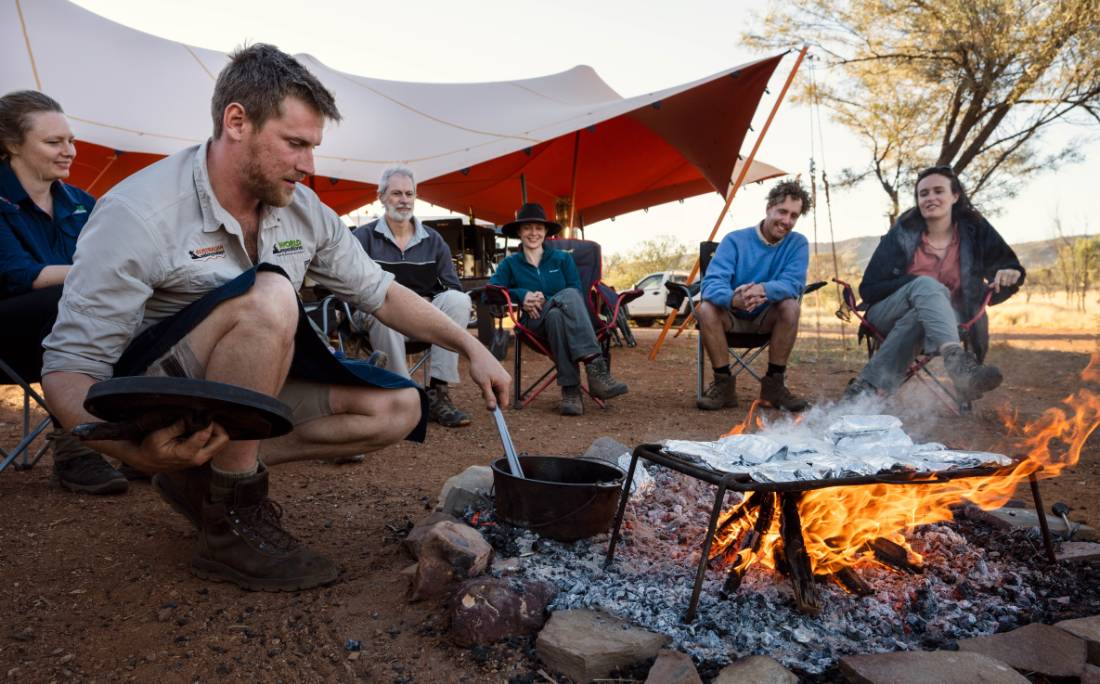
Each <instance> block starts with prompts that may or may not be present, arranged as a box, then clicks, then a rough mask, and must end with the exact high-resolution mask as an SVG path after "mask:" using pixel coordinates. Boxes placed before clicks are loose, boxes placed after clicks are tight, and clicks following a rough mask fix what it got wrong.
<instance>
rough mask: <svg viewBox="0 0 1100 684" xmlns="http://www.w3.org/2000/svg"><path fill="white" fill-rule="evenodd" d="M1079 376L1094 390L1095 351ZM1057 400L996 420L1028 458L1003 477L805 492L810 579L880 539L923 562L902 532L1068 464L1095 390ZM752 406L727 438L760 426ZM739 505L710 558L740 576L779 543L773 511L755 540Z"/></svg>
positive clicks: (1098, 407)
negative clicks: (1034, 413) (1022, 415)
mask: <svg viewBox="0 0 1100 684" xmlns="http://www.w3.org/2000/svg"><path fill="white" fill-rule="evenodd" d="M1081 378H1082V380H1083V381H1084V383H1086V384H1092V385H1094V386H1100V353H1094V354H1093V356H1092V358H1091V359H1090V361H1089V364H1088V366H1087V367H1086V368H1085V370H1084V371H1082V373H1081ZM1061 403H1062V405H1063V407H1064V408H1059V407H1052V408H1049V409H1047V410H1046V411H1045V412H1044V413H1043V414H1042V415H1041V416H1040V417H1039V418H1037V419H1035V420H1033V421H1031V422H1028V423H1024V424H1022V425H1021V424H1020V422H1019V421H1018V420H1017V418H1016V416H1012V415H1002V416H1001V419H1002V422H1003V423H1004V424H1005V427H1006V428H1007V429H1008V433H1009V435H1010V436H1011V438H1012V439H1013V441H1014V453H1026V454H1027V455H1026V457H1024V458H1022V459H1021V460H1019V461H1018V462H1017V463H1016V465H1015V466H1013V467H1012V470H1011V471H1010V472H1008V473H1007V474H1005V473H1003V472H1002V473H999V474H997V475H994V476H989V477H981V478H966V479H957V480H950V481H947V482H943V483H937V484H928V485H920V486H897V485H863V486H853V487H832V488H827V489H817V490H811V491H809V492H806V494H805V495H804V497H803V498H802V500H801V501H800V502H799V505H798V512H799V515H800V517H801V519H802V529H803V536H804V539H805V543H806V550H807V552H808V553H809V556H810V561H811V566H812V569H813V572H814V574H815V575H819V576H820V575H832V576H836V575H837V574H838V573H840V572H842V571H844V570H845V569H847V568H851V567H854V566H857V565H859V564H862V563H868V562H870V563H876V562H879V561H878V560H877V559H876V556H875V553H874V549H875V548H876V547H878V548H880V549H881V548H882V546H883V543H882V542H881V541H880V540H883V539H885V540H888V541H889V542H893V543H895V544H897V545H898V546H899V547H900V548H901V549H903V550H904V552H905V553H907V554H908V558H907V559H902V561H903V562H908V563H910V564H914V565H919V564H920V562H921V560H922V559H921V557H920V555H919V554H917V553H916V552H914V551H913V550H912V549H911V548H910V547H909V544H908V542H907V541H906V539H905V536H904V533H905V532H906V531H908V530H912V529H913V528H915V527H917V526H919V525H928V524H931V523H937V522H942V521H946V520H950V519H952V513H951V507H952V506H954V505H957V504H959V503H961V502H963V501H969V502H971V503H973V504H975V505H977V506H979V507H980V508H982V509H986V510H988V509H993V508H999V507H1001V506H1003V505H1004V504H1005V503H1007V502H1008V500H1009V499H1010V498H1012V496H1013V494H1014V493H1015V492H1016V489H1017V487H1019V486H1020V485H1021V484H1023V483H1024V482H1026V481H1027V479H1028V477H1029V476H1030V475H1032V474H1033V473H1034V474H1035V475H1036V477H1039V478H1050V477H1055V476H1057V475H1058V474H1059V473H1061V472H1062V471H1063V470H1064V469H1065V468H1068V467H1072V466H1073V465H1075V464H1076V463H1077V462H1078V460H1079V459H1080V457H1081V450H1082V449H1083V448H1084V446H1085V443H1086V442H1087V441H1088V438H1089V436H1090V435H1092V433H1093V432H1094V431H1095V430H1096V428H1097V427H1098V426H1100V393H1098V392H1097V391H1095V390H1094V389H1092V388H1090V387H1087V386H1084V387H1082V388H1081V389H1080V390H1078V391H1077V392H1076V393H1074V394H1073V395H1070V396H1068V397H1066V398H1065V399H1063V400H1062V402H1061ZM756 408H757V407H756V404H754V405H753V406H752V408H751V409H750V410H749V413H748V415H747V416H746V418H745V420H744V421H743V422H742V423H740V424H739V425H735V426H734V427H733V429H731V430H730V432H729V433H727V434H740V433H743V432H745V431H746V430H748V429H749V427H750V426H755V427H761V426H762V422H761V420H760V418H759V417H758V416H756ZM758 496H759V495H758ZM766 496H772V497H774V495H771V494H768V495H766ZM746 502H748V499H747V498H746V499H745V501H742V502H741V503H740V504H738V505H736V506H733V507H731V508H730V509H728V510H726V511H724V512H723V514H722V517H721V518H720V519H719V530H721V532H720V534H719V535H717V536H716V537H715V540H714V546H713V547H712V548H713V550H712V552H711V558H712V559H713V558H721V559H722V560H723V563H724V564H725V565H730V566H732V568H731V571H732V572H735V573H743V572H744V571H745V569H746V568H747V567H748V566H749V565H750V564H761V565H763V566H764V567H767V568H771V569H774V568H775V567H776V561H775V559H776V557H777V554H776V551H777V546H778V545H781V544H782V542H781V541H780V534H779V514H778V511H776V512H775V514H774V515H771V519H770V520H764V521H761V522H762V525H761V526H763V527H765V528H766V529H765V530H764V532H763V533H762V534H759V535H758V534H757V532H756V531H755V530H754V525H755V524H756V522H757V521H756V517H757V515H756V512H755V511H754V512H751V513H750V512H748V511H747V510H742V509H743V508H744V507H745V505H746ZM754 503H759V501H757V502H754ZM754 507H755V506H754ZM887 546H890V545H887Z"/></svg>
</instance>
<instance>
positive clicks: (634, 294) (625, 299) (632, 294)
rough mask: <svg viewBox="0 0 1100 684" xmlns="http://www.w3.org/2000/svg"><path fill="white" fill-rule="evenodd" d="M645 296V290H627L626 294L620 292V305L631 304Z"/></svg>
mask: <svg viewBox="0 0 1100 684" xmlns="http://www.w3.org/2000/svg"><path fill="white" fill-rule="evenodd" d="M644 294H645V290H641V289H638V288H635V289H633V290H627V291H626V292H620V293H619V303H620V305H621V304H629V303H630V302H632V301H634V300H635V299H637V298H638V297H641V296H642V295H644Z"/></svg>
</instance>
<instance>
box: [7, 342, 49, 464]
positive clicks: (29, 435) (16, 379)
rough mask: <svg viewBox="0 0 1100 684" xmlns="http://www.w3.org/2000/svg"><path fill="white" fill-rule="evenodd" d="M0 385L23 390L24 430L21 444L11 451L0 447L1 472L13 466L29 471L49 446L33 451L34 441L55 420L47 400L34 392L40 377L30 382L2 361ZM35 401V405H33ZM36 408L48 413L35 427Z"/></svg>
mask: <svg viewBox="0 0 1100 684" xmlns="http://www.w3.org/2000/svg"><path fill="white" fill-rule="evenodd" d="M0 374H2V375H3V377H0V385H19V386H20V387H21V388H22V389H23V429H22V434H21V437H20V440H19V442H18V443H17V444H16V445H15V446H14V447H12V448H11V449H10V450H9V449H5V448H3V447H0V471H3V470H4V469H5V468H7V467H8V466H9V465H11V464H13V463H14V464H15V469H16V470H28V469H30V468H33V467H34V464H35V463H38V460H39V459H40V458H42V455H43V454H44V453H45V452H46V447H47V446H48V444H47V443H46V441H45V440H42V443H41V444H40V445H39V446H38V447H37V448H34V449H32V448H31V447H32V446H33V444H34V441H35V440H36V439H37V438H38V436H39V435H40V434H42V433H43V432H44V431H45V430H46V428H48V427H50V425H51V423H52V422H53V418H52V417H51V416H50V415H49V413H50V410H49V409H48V408H47V407H46V400H45V399H43V398H42V395H40V394H39V393H38V392H36V391H34V388H33V387H31V385H30V383H31V382H38V381H39V378H38V377H32V378H30V380H29V382H28V380H26V379H24V378H22V377H20V376H19V374H18V373H17V372H15V369H14V368H12V367H11V366H9V365H8V364H7V363H6V362H5V361H4V360H3V359H0ZM32 400H33V404H32ZM35 407H38V408H40V409H42V410H43V411H45V412H46V417H45V418H43V419H42V421H41V422H39V423H37V424H36V425H34V426H33V427H32V426H31V417H32V413H33V410H34V408H35Z"/></svg>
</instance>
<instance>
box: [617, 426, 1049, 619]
mask: <svg viewBox="0 0 1100 684" xmlns="http://www.w3.org/2000/svg"><path fill="white" fill-rule="evenodd" d="M639 459H645V460H647V461H649V462H651V463H656V464H657V465H659V466H663V467H665V468H671V469H672V470H675V471H677V472H679V473H683V474H684V475H687V476H689V477H693V478H695V479H697V480H702V481H703V482H707V483H709V484H712V485H714V486H715V487H717V490H716V492H715V496H714V506H713V508H712V509H711V512H710V522H709V524H708V525H707V534H706V537H705V538H704V539H703V550H702V554H701V556H700V557H699V568H698V569H697V571H696V573H695V586H694V588H693V589H692V592H691V601H690V602H689V603H688V608H687V612H686V613H685V614H684V622H692V621H693V620H694V619H695V612H696V609H697V608H698V605H699V593H700V591H701V590H702V588H703V579H704V577H705V575H706V570H707V563H708V562H709V558H708V556H709V555H710V549H711V544H712V542H713V541H714V536H715V532H716V531H717V528H718V518H719V517H720V515H721V513H722V510H723V507H724V505H725V498H726V493H727V492H729V491H735V492H741V493H744V494H747V495H748V496H755V497H761V501H763V500H764V499H765V497H764V496H762V495H774V496H770V497H766V500H767V501H771V502H773V503H771V504H767V505H766V506H761V508H766V510H762V511H760V512H759V515H760V516H761V517H763V516H765V515H766V516H768V518H767V520H768V523H769V524H768V526H769V527H770V521H771V520H772V519H773V518H772V517H771V516H773V515H774V514H775V512H776V511H778V513H779V515H780V532H781V535H782V536H783V540H784V552H785V554H786V561H787V564H788V570H789V573H788V574H790V575H791V577H792V583H793V585H794V588H795V599H796V601H797V602H798V603H799V606H800V607H801V608H803V609H804V610H808V611H809V612H814V611H815V609H816V607H817V606H818V603H817V597H816V590H815V589H814V586H813V580H814V578H813V576H812V573H811V571H810V558H809V555H808V554H807V553H806V547H805V541H804V538H803V535H802V523H801V521H800V519H799V517H798V502H799V500H800V499H801V498H802V495H803V494H805V493H806V492H808V491H810V490H814V489H826V488H830V487H850V486H856V485H870V484H887V485H898V486H914V485H928V484H937V483H942V482H947V481H949V480H958V479H963V478H973V477H990V476H998V475H1001V476H1006V475H1008V474H1009V473H1011V472H1012V470H1013V468H1014V466H1006V467H980V468H960V469H958V470H948V471H940V472H935V473H883V474H880V475H870V476H855V477H845V478H835V479H827V480H804V481H797V482H766V483H761V482H756V481H754V480H752V479H751V478H749V477H748V476H747V475H744V474H733V473H728V472H722V471H717V470H713V469H710V468H709V467H704V466H701V465H699V464H697V463H694V462H691V461H688V460H686V459H684V458H682V457H679V456H676V455H674V454H669V453H664V452H662V451H661V447H660V445H657V444H642V445H640V446H638V447H637V448H636V449H634V452H633V454H632V456H631V459H630V468H629V470H628V472H627V475H626V480H625V481H624V484H623V492H622V495H621V496H620V499H619V510H618V513H617V514H616V516H615V528H614V531H613V532H612V534H611V542H610V544H609V545H608V549H607V558H606V559H605V560H604V567H606V566H608V565H610V564H611V563H612V562H613V561H614V559H615V547H616V545H618V543H619V537H620V528H621V527H622V523H623V515H624V514H625V512H626V504H627V502H628V501H629V499H630V484H631V482H632V481H633V478H634V471H635V469H636V468H637V467H638V460H639ZM1029 480H1030V484H1031V494H1032V496H1033V497H1034V499H1035V510H1036V511H1037V512H1038V513H1039V528H1040V531H1041V532H1042V537H1043V546H1044V548H1045V550H1046V554H1047V558H1048V560H1049V561H1050V562H1051V563H1053V562H1055V557H1054V544H1053V542H1052V540H1051V536H1050V529H1049V528H1048V527H1047V521H1046V516H1045V515H1044V514H1043V510H1044V509H1043V501H1042V497H1041V496H1040V494H1039V481H1038V479H1037V478H1036V476H1035V474H1034V473H1032V474H1031V475H1029ZM761 501H758V502H757V503H758V504H760V503H761ZM764 531H766V530H764ZM739 584H740V576H734V575H733V574H732V573H731V574H730V576H729V577H727V580H726V584H725V587H724V588H723V592H724V593H726V592H728V591H730V590H731V589H732V590H736V586H737V585H739Z"/></svg>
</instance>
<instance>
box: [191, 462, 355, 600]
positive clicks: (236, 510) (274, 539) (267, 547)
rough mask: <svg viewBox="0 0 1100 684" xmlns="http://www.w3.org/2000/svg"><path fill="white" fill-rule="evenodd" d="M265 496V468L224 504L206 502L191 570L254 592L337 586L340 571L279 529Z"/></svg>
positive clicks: (277, 512) (277, 510)
mask: <svg viewBox="0 0 1100 684" xmlns="http://www.w3.org/2000/svg"><path fill="white" fill-rule="evenodd" d="M282 517H283V509H282V507H281V506H279V504H277V503H275V502H274V501H272V500H271V499H269V498H267V468H265V467H264V466H262V465H261V466H260V470H259V472H257V473H256V474H255V475H253V476H252V477H249V478H246V479H243V480H241V481H239V482H237V484H236V486H235V487H234V489H233V494H232V496H230V497H229V498H228V499H226V500H224V501H217V502H212V501H210V500H209V499H205V500H204V501H203V504H202V526H201V528H200V529H199V536H198V543H197V545H196V549H195V555H194V556H193V557H192V558H191V572H192V573H194V574H195V575H196V576H198V577H201V578H203V579H208V580H213V581H215V582H232V583H233V584H236V585H237V586H239V587H241V588H242V589H249V590H252V591H298V590H300V589H311V588H313V587H319V586H322V585H325V584H331V583H332V582H335V581H336V579H337V578H338V577H339V576H340V568H339V567H338V566H337V565H336V564H335V563H333V562H332V561H331V560H329V559H328V558H325V557H324V556H322V555H321V554H319V553H315V552H313V551H311V550H310V549H308V548H306V547H305V546H304V545H302V543H301V542H299V541H298V540H297V539H295V538H294V537H293V535H291V534H290V533H289V532H287V531H286V530H285V529H283V526H282V524H281V518H282Z"/></svg>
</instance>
